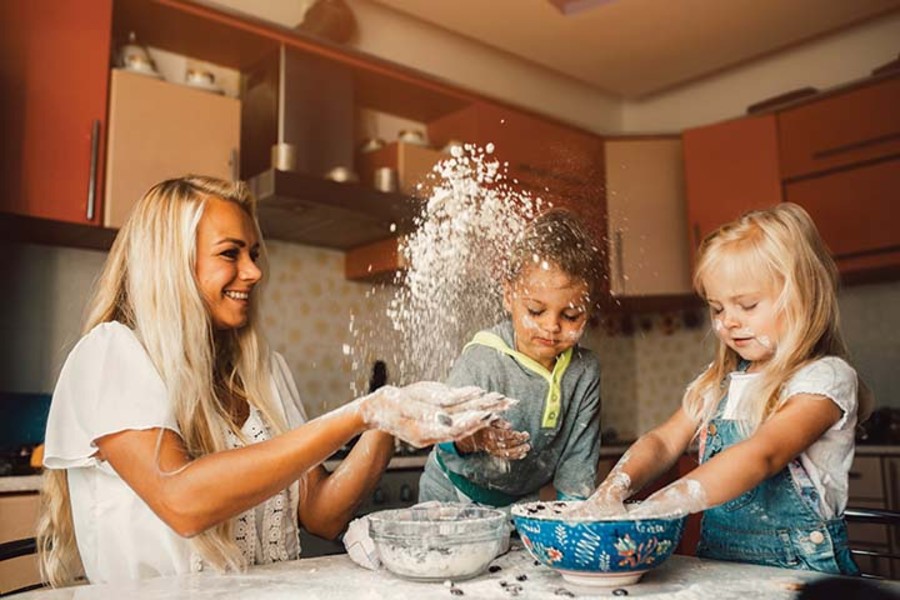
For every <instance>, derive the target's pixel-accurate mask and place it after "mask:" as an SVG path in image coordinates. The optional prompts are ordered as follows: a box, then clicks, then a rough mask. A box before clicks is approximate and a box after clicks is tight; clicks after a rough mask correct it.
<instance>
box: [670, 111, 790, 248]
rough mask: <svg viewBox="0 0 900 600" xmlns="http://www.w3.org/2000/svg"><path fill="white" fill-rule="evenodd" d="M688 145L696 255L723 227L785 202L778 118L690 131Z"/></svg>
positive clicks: (689, 202) (686, 168)
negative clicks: (705, 240)
mask: <svg viewBox="0 0 900 600" xmlns="http://www.w3.org/2000/svg"><path fill="white" fill-rule="evenodd" d="M683 140H684V173H685V185H686V188H687V213H688V226H689V227H690V236H691V251H692V252H693V251H694V250H695V249H696V248H697V246H698V245H699V244H700V241H701V240H702V239H703V237H704V236H705V235H706V234H708V233H710V232H711V231H713V230H714V229H716V228H717V227H718V226H719V225H722V224H724V223H727V222H728V221H731V220H733V219H736V218H737V217H739V216H741V215H742V214H743V213H744V212H746V211H748V210H752V209H756V208H765V207H769V206H773V205H775V204H777V203H779V202H781V200H782V191H781V175H780V171H779V166H778V132H777V127H776V123H775V115H766V116H761V117H747V118H743V119H737V120H734V121H726V122H725V123H716V124H715V125H709V126H706V127H698V128H696V129H689V130H687V131H685V132H684V135H683Z"/></svg>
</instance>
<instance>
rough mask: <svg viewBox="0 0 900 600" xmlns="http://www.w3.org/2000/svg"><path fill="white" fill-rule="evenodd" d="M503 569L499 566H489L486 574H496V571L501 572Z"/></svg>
mask: <svg viewBox="0 0 900 600" xmlns="http://www.w3.org/2000/svg"><path fill="white" fill-rule="evenodd" d="M502 570H503V567H501V566H500V565H491V566H489V567H488V573H496V572H497V571H502Z"/></svg>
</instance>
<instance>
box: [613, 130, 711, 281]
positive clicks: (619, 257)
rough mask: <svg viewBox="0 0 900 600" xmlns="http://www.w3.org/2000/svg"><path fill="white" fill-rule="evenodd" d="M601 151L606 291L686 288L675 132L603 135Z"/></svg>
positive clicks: (679, 162)
mask: <svg viewBox="0 0 900 600" xmlns="http://www.w3.org/2000/svg"><path fill="white" fill-rule="evenodd" d="M604 155H605V157H606V176H605V180H606V210H607V224H608V235H607V241H608V244H609V245H608V251H607V255H608V257H609V266H608V267H609V287H610V293H611V294H612V295H613V296H615V297H617V298H624V297H632V298H633V297H643V296H669V295H689V294H692V293H693V290H692V288H691V265H690V250H689V248H688V239H687V231H688V228H687V223H686V212H685V199H684V160H683V156H682V147H681V137H680V136H653V137H621V138H608V139H607V140H606V143H605V149H604Z"/></svg>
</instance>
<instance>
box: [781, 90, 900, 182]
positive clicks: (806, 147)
mask: <svg viewBox="0 0 900 600" xmlns="http://www.w3.org/2000/svg"><path fill="white" fill-rule="evenodd" d="M898 107H900V76H898V75H896V74H895V75H893V76H890V77H887V78H884V79H876V80H873V81H869V82H866V83H865V84H863V85H858V86H854V87H852V88H850V89H848V90H846V91H839V92H837V93H834V94H831V95H828V96H826V97H824V98H821V99H818V100H815V101H813V102H809V103H805V104H802V105H800V106H797V107H795V108H792V109H788V110H784V111H782V112H779V113H778V138H779V144H780V162H781V174H782V177H783V178H784V179H786V180H788V181H792V180H794V179H796V178H798V177H802V176H804V175H809V174H812V173H818V172H822V171H828V170H835V169H840V168H843V167H847V166H850V165H854V164H860V163H864V162H872V161H877V160H880V159H885V158H890V157H892V156H893V157H896V156H898V155H900V109H898Z"/></svg>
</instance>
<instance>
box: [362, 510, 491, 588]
mask: <svg viewBox="0 0 900 600" xmlns="http://www.w3.org/2000/svg"><path fill="white" fill-rule="evenodd" d="M368 518H369V535H370V536H371V537H372V540H373V541H374V542H375V547H376V548H377V549H378V556H379V558H380V559H381V562H382V564H384V566H385V567H386V568H387V569H388V570H389V571H391V572H392V573H394V574H395V575H399V576H401V577H404V578H406V579H413V580H417V581H444V580H447V579H451V580H461V579H468V578H470V577H474V576H476V575H478V574H480V573H481V572H482V571H484V570H485V569H486V568H487V566H488V564H490V562H491V561H492V560H493V559H494V557H495V556H497V553H498V552H499V550H500V548H501V544H502V542H503V540H504V539H505V537H506V536H507V535H508V534H509V530H508V528H507V526H506V520H507V516H506V515H505V514H504V513H503V512H501V511H499V510H494V509H491V508H484V507H481V506H474V505H471V504H455V503H435V504H429V505H428V506H414V507H412V508H401V509H396V510H384V511H381V512H377V513H372V514H370V515H369V516H368Z"/></svg>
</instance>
